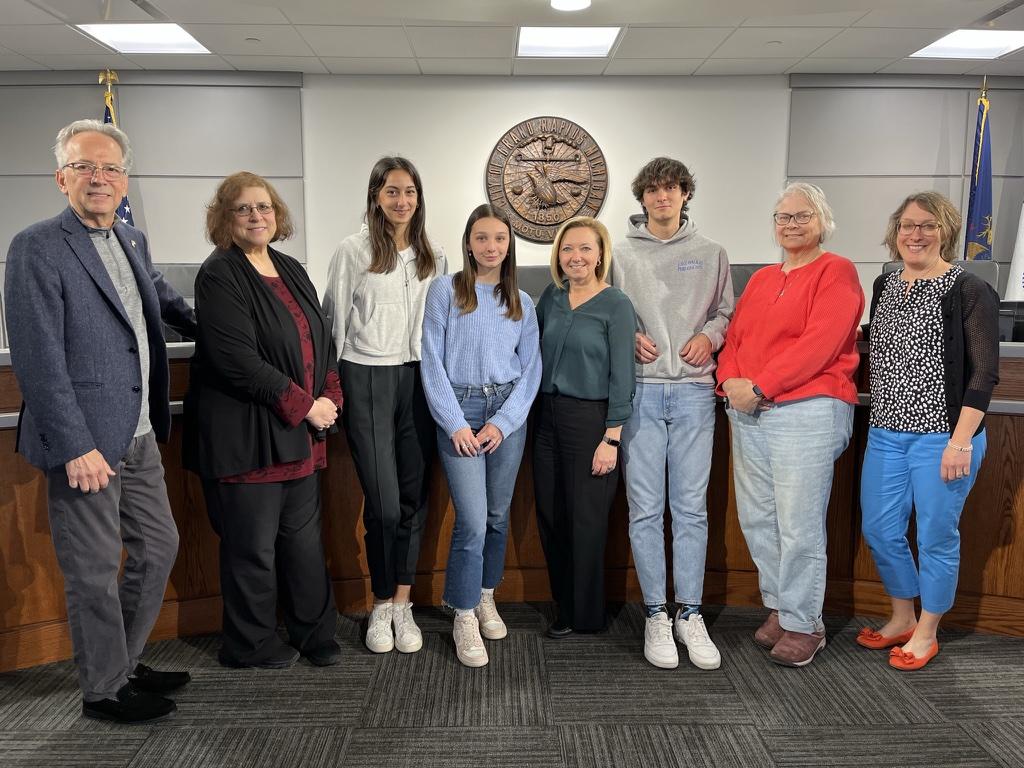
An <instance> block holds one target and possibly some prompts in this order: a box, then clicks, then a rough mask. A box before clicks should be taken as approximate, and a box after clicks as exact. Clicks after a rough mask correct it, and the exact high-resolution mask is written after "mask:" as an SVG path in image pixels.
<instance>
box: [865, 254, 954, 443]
mask: <svg viewBox="0 0 1024 768" xmlns="http://www.w3.org/2000/svg"><path fill="white" fill-rule="evenodd" d="M962 271H963V268H962V267H959V266H956V265H954V266H952V267H951V268H950V269H949V270H947V271H946V272H945V273H944V274H942V275H939V276H938V277H934V278H931V279H929V280H915V281H914V283H913V285H912V286H911V287H910V290H909V291H907V284H906V283H905V282H903V280H902V279H901V276H902V275H903V270H902V269H901V270H897V271H895V272H891V273H890V274H889V276H888V278H887V279H886V281H885V286H884V288H883V290H882V295H881V297H880V298H879V301H878V307H877V308H876V310H875V315H874V318H873V319H872V321H871V342H870V343H871V426H872V427H880V428H881V429H891V430H893V431H896V432H949V431H950V424H949V415H948V412H947V410H946V385H945V379H944V377H943V360H944V358H945V347H944V343H943V327H942V307H941V301H942V297H943V296H944V295H945V294H946V293H947V292H948V291H949V290H950V289H951V288H952V287H953V282H954V281H955V280H956V277H957V275H959V274H960V273H961V272H962Z"/></svg>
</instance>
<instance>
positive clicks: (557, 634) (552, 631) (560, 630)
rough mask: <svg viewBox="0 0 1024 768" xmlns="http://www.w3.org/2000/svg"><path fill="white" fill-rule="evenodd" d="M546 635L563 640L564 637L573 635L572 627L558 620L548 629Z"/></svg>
mask: <svg viewBox="0 0 1024 768" xmlns="http://www.w3.org/2000/svg"><path fill="white" fill-rule="evenodd" d="M545 634H547V636H548V637H550V638H553V639H555V640H561V639H562V638H563V637H568V636H569V635H571V634H572V627H571V626H569V624H568V623H566V622H564V621H562V620H561V619H558V621H556V622H555V623H554V624H552V625H551V626H550V627H548V631H547V632H546V633H545Z"/></svg>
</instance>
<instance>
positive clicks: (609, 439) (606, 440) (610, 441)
mask: <svg viewBox="0 0 1024 768" xmlns="http://www.w3.org/2000/svg"><path fill="white" fill-rule="evenodd" d="M601 442H602V443H608V445H610V446H611V447H612V448H618V447H619V443H621V442H622V441H621V440H616V439H615V438H614V437H608V435H605V436H604V437H602V438H601Z"/></svg>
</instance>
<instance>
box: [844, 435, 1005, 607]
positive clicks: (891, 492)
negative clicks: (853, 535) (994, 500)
mask: <svg viewBox="0 0 1024 768" xmlns="http://www.w3.org/2000/svg"><path fill="white" fill-rule="evenodd" d="M948 441H949V433H947V432H929V433H919V432H893V431H891V430H888V429H878V428H876V427H872V428H871V429H870V430H869V431H868V446H867V450H866V451H865V452H864V470H863V473H862V474H861V481H860V502H861V508H862V510H863V518H862V520H861V529H862V530H863V532H864V539H865V540H866V541H867V543H868V546H869V547H870V548H871V554H872V555H873V556H874V558H875V565H876V566H877V567H878V573H879V575H880V576H881V577H882V584H884V585H885V591H886V592H888V593H889V596H890V597H895V598H900V599H906V600H909V599H913V598H915V597H917V596H918V595H920V596H921V607H922V608H923V609H924V610H926V611H928V612H930V613H945V612H946V611H948V610H949V609H950V608H952V607H953V599H954V597H955V596H956V582H957V578H958V576H959V573H960V531H959V527H958V526H959V524H960V513H961V512H962V511H963V508H964V502H965V501H966V500H967V494H968V493H970V491H971V487H972V486H973V485H974V481H975V479H976V478H977V477H978V469H979V467H981V460H982V459H983V458H984V457H985V444H986V443H985V432H984V431H982V432H981V433H980V434H978V435H976V436H975V437H974V439H973V440H972V441H971V445H972V446H973V447H974V451H973V452H972V453H971V473H970V474H969V475H967V476H966V477H963V478H961V479H959V480H952V481H950V482H948V483H947V482H944V481H943V480H942V477H941V476H940V474H939V470H940V465H941V463H942V452H943V450H945V448H946V443H947V442H948ZM912 507H913V509H914V510H915V511H916V515H917V520H916V523H917V557H918V564H919V565H918V564H915V563H914V556H913V554H911V551H910V543H909V542H908V541H907V526H908V525H909V523H910V510H911V508H912Z"/></svg>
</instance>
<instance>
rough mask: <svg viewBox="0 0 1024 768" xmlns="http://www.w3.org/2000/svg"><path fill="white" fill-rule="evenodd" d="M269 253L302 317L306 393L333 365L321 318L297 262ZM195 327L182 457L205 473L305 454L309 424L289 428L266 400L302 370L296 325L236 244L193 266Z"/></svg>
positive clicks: (300, 377) (319, 387)
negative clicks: (308, 379) (306, 342)
mask: <svg viewBox="0 0 1024 768" xmlns="http://www.w3.org/2000/svg"><path fill="white" fill-rule="evenodd" d="M269 250H270V259H271V261H272V262H273V263H274V267H275V268H276V269H277V273H278V274H279V275H280V276H281V278H282V279H283V280H284V282H285V285H287V286H288V290H290V291H291V293H292V295H293V296H294V297H295V300H296V301H297V302H298V304H299V306H300V307H301V308H302V312H303V314H305V316H306V320H307V321H308V322H309V330H310V334H311V335H312V338H313V353H314V358H313V359H314V376H313V381H314V390H313V391H314V393H315V394H314V397H317V396H319V395H320V394H321V393H322V392H323V388H324V382H325V380H326V378H327V371H328V369H329V367H331V366H334V365H336V364H337V355H336V353H335V350H334V339H333V337H332V331H331V326H330V323H328V321H327V319H326V317H324V314H323V311H322V309H321V307H320V301H319V299H318V298H317V295H316V288H314V287H313V284H312V283H311V282H310V280H309V276H308V275H307V274H306V270H305V269H303V267H302V265H301V264H300V263H299V262H298V261H296V260H295V259H293V258H291V257H290V256H286V255H285V254H283V253H279V252H278V251H275V250H274V249H272V248H271V249H269ZM195 304H196V318H197V321H198V326H199V329H198V336H197V337H196V351H195V355H194V356H193V357H192V367H191V373H190V379H189V389H188V394H187V395H186V396H185V418H184V440H183V446H182V458H183V463H184V466H185V468H186V469H189V470H191V471H193V472H197V473H198V474H200V475H201V476H202V477H204V478H218V477H227V476H230V475H237V474H240V473H242V472H248V471H250V470H253V469H258V468H260V467H267V466H271V465H273V464H278V463H281V462H286V461H297V460H299V459H304V458H306V457H308V456H309V455H310V441H309V434H310V432H309V429H310V428H309V427H308V426H307V424H306V422H305V421H303V422H302V423H301V424H299V425H298V426H297V427H289V426H288V425H287V424H285V423H284V422H283V421H282V420H281V419H280V417H278V415H277V414H276V412H275V411H274V410H273V408H272V406H273V404H274V403H275V402H276V401H277V399H278V397H279V396H280V395H281V394H283V393H284V391H285V390H286V389H287V388H288V386H289V385H290V383H291V382H295V383H296V384H298V385H299V386H302V383H303V381H304V379H305V376H304V373H303V365H302V348H301V346H300V344H299V333H298V328H297V327H296V325H295V320H294V318H292V316H291V314H289V312H288V310H287V308H285V306H284V304H283V303H282V302H281V300H280V299H278V298H277V296H275V295H274V293H273V291H272V290H271V289H270V287H269V286H267V284H266V283H265V282H264V280H263V278H262V277H261V276H260V274H259V273H258V272H257V271H256V269H255V268H254V267H253V266H252V264H250V263H249V260H248V259H247V258H246V257H245V254H244V253H242V251H241V249H239V248H237V247H232V248H231V249H230V250H227V251H224V250H220V249H216V250H214V251H213V253H211V254H210V255H209V257H207V259H206V261H205V262H203V266H202V267H201V268H200V269H199V273H198V274H197V275H196V284H195Z"/></svg>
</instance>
